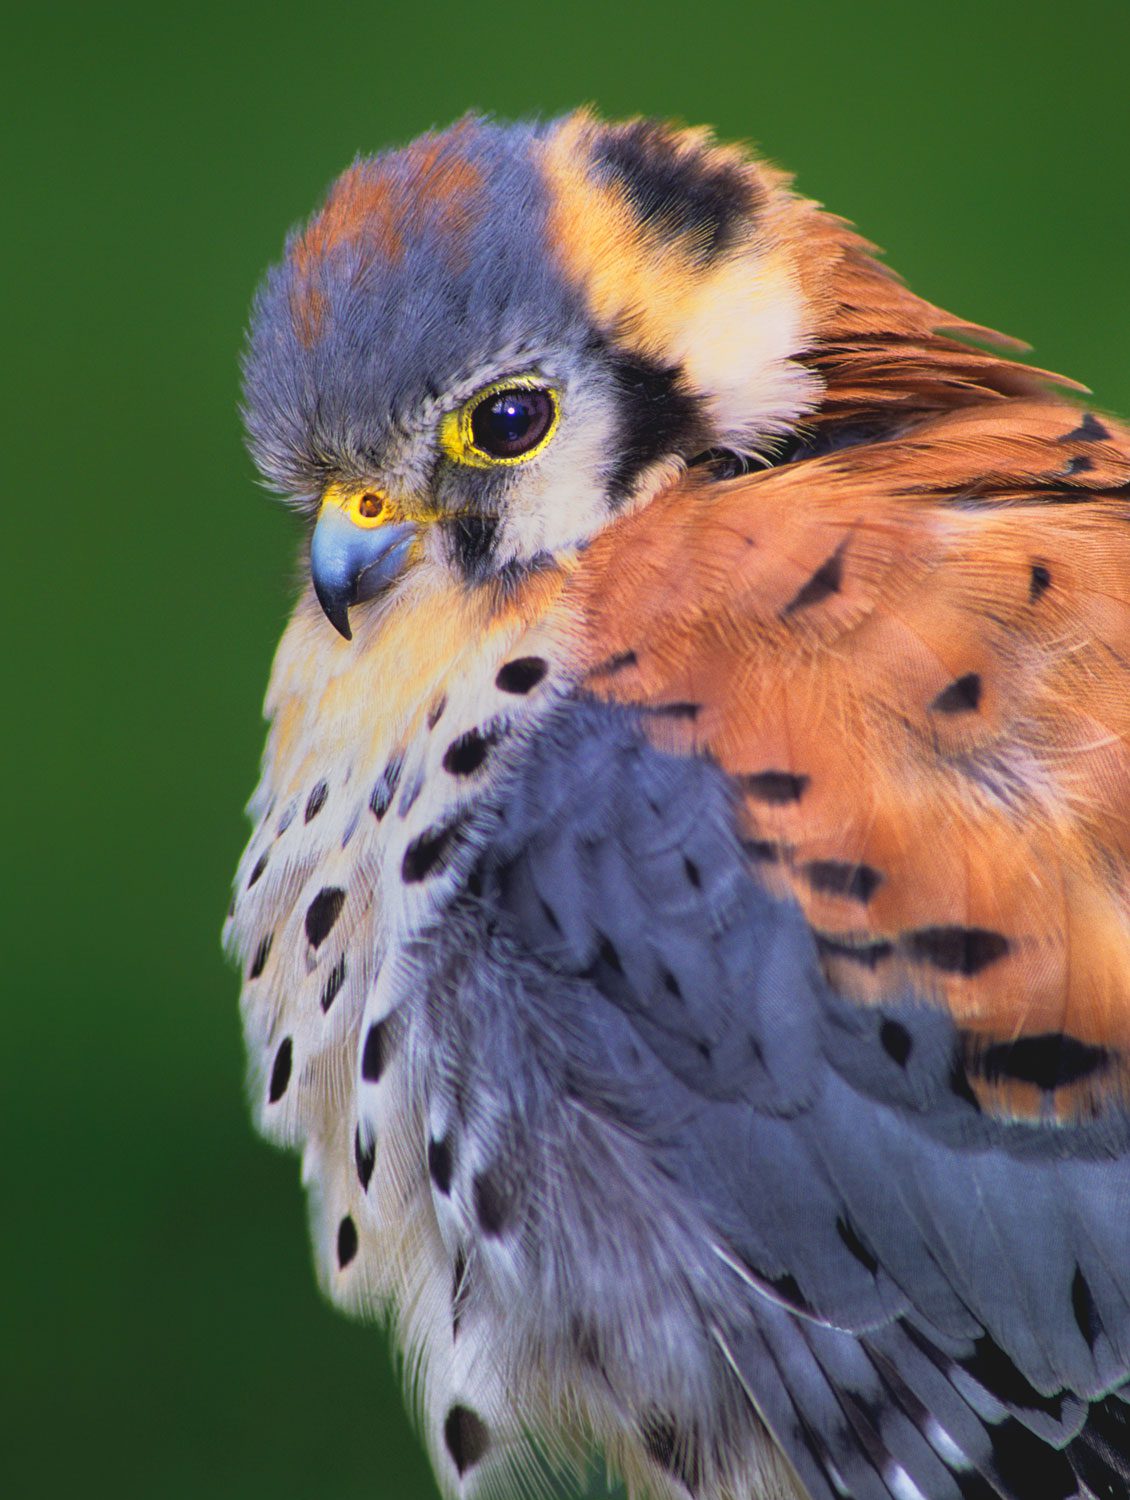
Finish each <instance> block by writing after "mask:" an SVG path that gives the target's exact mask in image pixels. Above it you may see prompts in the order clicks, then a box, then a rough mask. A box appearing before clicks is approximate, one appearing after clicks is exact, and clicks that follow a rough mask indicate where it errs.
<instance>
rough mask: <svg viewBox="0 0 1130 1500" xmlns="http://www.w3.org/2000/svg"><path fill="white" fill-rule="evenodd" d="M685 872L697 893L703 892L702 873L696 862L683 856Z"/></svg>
mask: <svg viewBox="0 0 1130 1500" xmlns="http://www.w3.org/2000/svg"><path fill="white" fill-rule="evenodd" d="M683 871H684V873H685V874H686V877H687V879H688V880H689V881H690V883H691V885H693V886H694V888H695V890H696V891H699V890H701V889H702V871H701V870H700V869H699V867H698V866H697V865H696V864H695V862H694V860H693V859H688V858H687V856H686V855H685V854H684V855H683Z"/></svg>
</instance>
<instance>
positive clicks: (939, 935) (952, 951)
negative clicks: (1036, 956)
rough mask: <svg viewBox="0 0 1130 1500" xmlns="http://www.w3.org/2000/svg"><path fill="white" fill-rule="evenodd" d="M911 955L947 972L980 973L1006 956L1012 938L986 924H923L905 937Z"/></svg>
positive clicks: (944, 972)
mask: <svg viewBox="0 0 1130 1500" xmlns="http://www.w3.org/2000/svg"><path fill="white" fill-rule="evenodd" d="M905 942H906V946H907V948H908V949H909V951H910V956H911V957H912V958H916V959H919V960H921V961H922V962H923V963H928V964H931V965H932V966H933V967H934V968H935V969H940V970H941V971H942V973H943V974H965V975H972V974H979V973H980V972H981V970H982V969H987V968H988V967H989V965H990V964H993V963H996V962H997V960H998V959H1001V958H1004V956H1005V954H1006V953H1007V952H1008V949H1009V942H1008V939H1007V938H1006V937H1005V936H1004V935H1003V933H1000V932H989V931H988V930H987V929H985V928H984V927H919V928H918V929H917V930H915V931H913V932H908V933H907V934H906V936H905Z"/></svg>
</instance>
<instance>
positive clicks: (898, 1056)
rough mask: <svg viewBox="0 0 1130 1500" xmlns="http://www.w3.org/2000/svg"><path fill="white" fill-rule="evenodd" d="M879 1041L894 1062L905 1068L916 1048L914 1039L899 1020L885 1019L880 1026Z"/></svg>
mask: <svg viewBox="0 0 1130 1500" xmlns="http://www.w3.org/2000/svg"><path fill="white" fill-rule="evenodd" d="M879 1043H880V1045H881V1046H882V1048H883V1051H884V1052H885V1053H886V1054H887V1056H888V1057H889V1058H890V1059H891V1061H892V1062H896V1063H898V1065H899V1067H900V1068H905V1067H906V1064H907V1061H908V1059H909V1058H910V1054H911V1052H912V1050H913V1048H914V1040H913V1038H912V1037H911V1035H910V1032H909V1031H907V1029H906V1027H905V1026H903V1025H902V1024H901V1023H900V1022H898V1021H884V1022H883V1024H882V1025H881V1026H880V1027H879Z"/></svg>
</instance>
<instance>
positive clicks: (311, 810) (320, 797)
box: [306, 781, 329, 823]
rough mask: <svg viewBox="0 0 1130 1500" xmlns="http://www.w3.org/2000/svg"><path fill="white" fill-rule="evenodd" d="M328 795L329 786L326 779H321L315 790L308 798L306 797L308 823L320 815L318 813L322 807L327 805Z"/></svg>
mask: <svg viewBox="0 0 1130 1500" xmlns="http://www.w3.org/2000/svg"><path fill="white" fill-rule="evenodd" d="M328 795H329V788H328V787H327V786H326V783H325V782H324V781H319V782H318V784H317V786H316V787H315V788H314V790H313V791H312V792H311V793H310V795H309V797H307V799H306V822H307V823H309V822H310V821H311V819H312V818H316V817H317V816H318V814H319V813H320V812H321V810H322V808H323V807H325V805H326V797H327V796H328Z"/></svg>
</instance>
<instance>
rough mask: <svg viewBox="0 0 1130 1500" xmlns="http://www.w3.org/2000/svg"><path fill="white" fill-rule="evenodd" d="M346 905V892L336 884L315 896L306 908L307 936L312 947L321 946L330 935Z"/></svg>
mask: <svg viewBox="0 0 1130 1500" xmlns="http://www.w3.org/2000/svg"><path fill="white" fill-rule="evenodd" d="M344 905H345V892H344V891H343V890H342V889H341V888H340V887H339V886H336V885H328V886H326V887H325V889H324V890H321V891H319V892H318V894H317V895H316V896H315V897H314V899H313V901H311V903H310V905H309V906H308V907H307V908H306V937H307V939H308V941H309V943H310V945H311V947H313V948H317V947H319V946H320V945H321V944H322V943H324V942H325V940H326V938H327V937H329V935H330V933H331V932H332V931H333V925H334V923H335V922H336V921H337V919H338V917H340V916H341V908H342V907H343V906H344Z"/></svg>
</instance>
